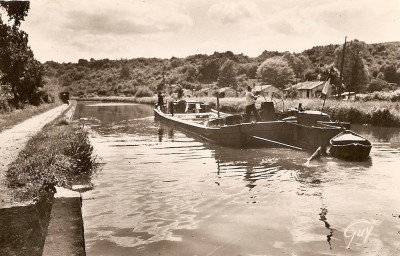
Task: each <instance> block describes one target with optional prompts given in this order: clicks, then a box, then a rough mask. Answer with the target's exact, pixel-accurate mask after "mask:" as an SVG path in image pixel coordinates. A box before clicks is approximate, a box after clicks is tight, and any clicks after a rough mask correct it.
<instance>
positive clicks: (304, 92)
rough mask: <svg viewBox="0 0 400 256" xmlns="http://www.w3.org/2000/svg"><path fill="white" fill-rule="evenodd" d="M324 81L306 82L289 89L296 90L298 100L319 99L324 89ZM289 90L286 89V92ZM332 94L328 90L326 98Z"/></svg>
mask: <svg viewBox="0 0 400 256" xmlns="http://www.w3.org/2000/svg"><path fill="white" fill-rule="evenodd" d="M324 85H325V81H306V82H301V83H298V84H295V85H293V86H292V87H291V88H294V89H296V90H297V93H298V96H299V98H308V99H309V98H319V97H320V96H321V93H322V89H323V88H324ZM287 90H289V89H286V91H287ZM331 94H332V92H331V90H328V96H330V95H331Z"/></svg>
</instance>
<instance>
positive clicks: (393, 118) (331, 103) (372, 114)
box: [80, 97, 400, 127]
mask: <svg viewBox="0 0 400 256" xmlns="http://www.w3.org/2000/svg"><path fill="white" fill-rule="evenodd" d="M197 99H198V100H199V101H202V102H205V103H208V104H210V105H211V107H213V108H216V105H217V99H216V98H215V97H204V98H197ZM80 100H92V101H103V102H134V103H142V104H155V102H156V101H157V97H144V98H135V97H96V98H82V99H80ZM167 100H171V99H168V98H167ZM264 100H265V99H263V98H259V100H258V102H259V103H260V102H262V101H264ZM219 102H220V110H221V111H223V112H229V113H240V112H244V111H245V99H244V98H222V99H220V101H219ZM299 103H302V104H303V107H305V108H308V109H311V110H321V108H322V103H323V100H321V99H295V100H290V99H285V100H284V103H282V101H280V100H276V109H277V110H279V111H282V110H287V109H289V108H291V107H297V106H298V104H299ZM323 111H324V112H326V113H327V114H329V115H330V116H331V119H332V120H339V121H346V122H350V123H353V124H369V125H374V126H384V127H400V105H399V103H398V102H392V101H390V100H368V101H355V102H354V101H338V100H331V99H328V100H326V102H325V107H324V110H323Z"/></svg>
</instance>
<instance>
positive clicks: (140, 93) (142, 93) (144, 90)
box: [135, 86, 154, 98]
mask: <svg viewBox="0 0 400 256" xmlns="http://www.w3.org/2000/svg"><path fill="white" fill-rule="evenodd" d="M153 95H154V92H153V91H152V90H150V89H149V88H148V87H146V86H139V87H138V88H137V90H136V93H135V97H137V98H141V97H151V96H153Z"/></svg>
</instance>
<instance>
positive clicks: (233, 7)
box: [208, 1, 260, 24]
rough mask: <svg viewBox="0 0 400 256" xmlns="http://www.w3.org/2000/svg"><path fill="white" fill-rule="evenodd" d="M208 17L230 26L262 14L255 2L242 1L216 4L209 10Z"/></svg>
mask: <svg viewBox="0 0 400 256" xmlns="http://www.w3.org/2000/svg"><path fill="white" fill-rule="evenodd" d="M208 15H209V16H210V17H212V18H213V19H216V20H218V21H219V22H221V23H223V24H229V23H237V22H240V21H241V20H243V19H246V18H256V17H259V16H260V13H259V11H258V8H257V5H256V4H255V3H254V2H248V1H241V2H221V3H216V4H214V5H212V6H211V7H210V8H209V9H208Z"/></svg>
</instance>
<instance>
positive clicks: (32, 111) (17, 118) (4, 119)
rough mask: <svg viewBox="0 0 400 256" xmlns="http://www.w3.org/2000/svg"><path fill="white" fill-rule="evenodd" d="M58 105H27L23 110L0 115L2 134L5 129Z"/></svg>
mask: <svg viewBox="0 0 400 256" xmlns="http://www.w3.org/2000/svg"><path fill="white" fill-rule="evenodd" d="M57 105H58V104H56V103H52V104H42V105H40V106H38V107H36V106H32V105H27V106H26V107H25V108H23V109H18V110H14V111H12V112H9V113H1V114H0V132H1V131H2V130H4V129H7V128H9V127H12V126H14V125H16V124H18V123H20V122H22V121H25V120H26V119H29V118H31V117H32V116H35V115H37V114H40V113H43V112H46V111H47V110H49V109H52V108H54V107H56V106H57Z"/></svg>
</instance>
